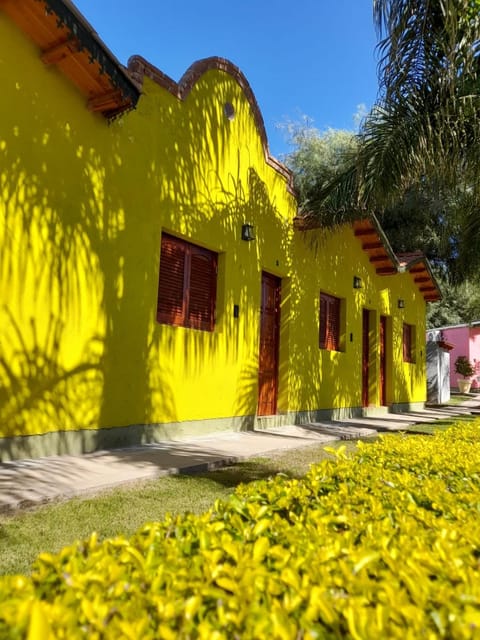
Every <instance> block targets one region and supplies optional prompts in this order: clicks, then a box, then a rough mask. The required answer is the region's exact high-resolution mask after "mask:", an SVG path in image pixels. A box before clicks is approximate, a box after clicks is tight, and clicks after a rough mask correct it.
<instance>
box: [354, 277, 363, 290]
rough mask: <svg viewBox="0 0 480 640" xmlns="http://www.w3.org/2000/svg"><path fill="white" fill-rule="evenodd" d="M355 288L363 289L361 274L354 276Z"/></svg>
mask: <svg viewBox="0 0 480 640" xmlns="http://www.w3.org/2000/svg"><path fill="white" fill-rule="evenodd" d="M353 288H354V289H361V288H362V279H361V278H360V276H353Z"/></svg>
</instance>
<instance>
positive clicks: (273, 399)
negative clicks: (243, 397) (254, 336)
mask: <svg viewBox="0 0 480 640" xmlns="http://www.w3.org/2000/svg"><path fill="white" fill-rule="evenodd" d="M279 344H280V278H276V277H275V276H272V275H270V274H269V273H265V272H263V273H262V303H261V311H260V358H259V364H258V415H259V416H269V415H273V414H275V413H276V412H277V394H278V349H279Z"/></svg>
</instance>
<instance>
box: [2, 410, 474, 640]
mask: <svg viewBox="0 0 480 640" xmlns="http://www.w3.org/2000/svg"><path fill="white" fill-rule="evenodd" d="M479 426H480V423H479V422H478V421H476V422H472V423H470V424H467V425H460V424H458V425H456V426H455V427H454V428H452V429H450V430H449V431H447V432H445V433H442V434H438V435H435V436H417V437H414V438H413V437H411V436H410V437H407V436H405V437H402V436H387V437H385V438H382V439H381V440H379V441H378V442H375V443H372V444H362V443H359V452H358V453H357V454H356V455H355V456H354V457H352V458H348V457H347V456H346V455H345V453H344V452H343V451H342V450H340V451H339V452H337V457H336V459H335V460H332V461H327V462H324V463H322V464H319V465H316V466H314V467H312V469H311V471H310V472H309V473H308V475H307V476H306V477H305V478H304V479H302V480H290V479H286V478H284V477H281V476H276V477H275V478H272V479H270V480H266V481H260V482H257V483H254V484H252V485H248V486H246V485H245V486H241V487H239V488H238V489H237V491H236V492H235V494H234V495H233V496H232V497H231V499H230V500H228V501H226V502H218V503H217V504H216V505H215V507H214V508H213V509H211V510H210V511H208V512H206V513H205V514H203V515H201V516H194V515H188V514H187V515H184V516H179V517H167V518H166V519H165V520H164V521H163V522H157V523H151V524H146V525H145V526H144V527H143V528H141V529H140V530H139V531H138V532H137V533H136V534H135V535H134V536H133V537H132V538H130V539H129V540H127V539H124V538H122V537H118V538H113V539H108V540H104V541H99V540H98V539H97V537H96V536H95V534H94V535H92V536H91V538H90V539H89V540H86V541H84V542H80V543H77V544H75V545H73V546H72V547H69V548H65V549H63V550H62V551H61V552H60V553H59V554H58V555H56V556H53V555H47V554H42V555H40V556H39V557H38V559H37V560H36V562H35V564H34V566H33V572H32V575H31V577H23V576H12V577H7V578H3V579H2V580H1V581H0V603H1V604H0V637H2V638H28V640H33V639H37V638H38V639H42V640H44V639H48V638H68V639H69V640H70V639H72V638H73V639H76V638H88V639H100V638H102V639H104V638H105V639H109V638H112V639H115V640H117V639H118V638H131V639H135V640H137V639H139V638H142V639H144V638H160V639H166V640H174V639H175V640H176V639H177V638H184V639H187V638H188V639H190V638H191V639H193V638H205V639H207V638H208V640H220V639H229V640H230V639H234V638H256V639H258V638H264V637H268V638H272V639H279V640H292V639H295V638H303V639H305V640H307V639H309V640H313V639H323V638H328V639H331V638H332V639H333V638H338V639H340V638H354V639H355V640H359V639H364V638H365V639H372V638H401V639H402V640H404V639H412V640H413V639H415V640H417V639H418V638H427V639H433V638H458V639H462V638H480V580H479V559H480V527H479V526H478V519H479V511H480V435H479V434H480V432H479ZM132 508H134V505H132Z"/></svg>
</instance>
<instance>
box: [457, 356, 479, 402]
mask: <svg viewBox="0 0 480 640" xmlns="http://www.w3.org/2000/svg"><path fill="white" fill-rule="evenodd" d="M455 373H458V374H459V375H460V376H463V379H461V378H458V380H457V385H458V390H459V391H460V393H468V392H469V391H470V387H471V386H472V381H471V380H470V378H471V376H473V374H474V373H475V368H474V366H473V365H472V363H471V362H470V360H469V359H468V358H467V357H466V356H458V358H457V359H456V360H455Z"/></svg>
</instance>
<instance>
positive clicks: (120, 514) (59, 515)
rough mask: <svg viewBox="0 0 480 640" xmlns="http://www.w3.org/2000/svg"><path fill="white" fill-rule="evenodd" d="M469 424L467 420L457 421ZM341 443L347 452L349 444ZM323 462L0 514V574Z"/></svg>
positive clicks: (269, 466)
mask: <svg viewBox="0 0 480 640" xmlns="http://www.w3.org/2000/svg"><path fill="white" fill-rule="evenodd" d="M463 419H465V420H468V419H471V418H469V417H465V418H463ZM453 423H454V420H442V421H437V422H436V423H433V424H423V425H415V426H414V427H412V428H411V429H412V430H413V431H415V432H416V433H418V432H422V433H426V434H429V433H433V432H434V431H435V430H444V429H447V428H448V427H450V426H451V425H452V424H453ZM341 444H345V445H346V447H347V450H348V451H353V450H354V449H355V447H356V444H355V442H354V441H346V442H338V441H337V442H332V443H330V445H331V446H334V447H335V446H336V447H338V446H340V445H341ZM326 457H328V454H327V453H326V452H325V451H324V449H323V445H322V446H313V447H312V446H310V447H305V448H302V449H296V450H292V451H289V452H286V453H282V454H279V455H275V456H271V457H269V458H256V459H250V460H248V461H245V462H241V463H238V464H235V465H232V466H230V467H224V468H222V469H218V470H216V471H211V472H208V473H203V474H197V475H178V476H167V477H164V478H160V479H158V480H152V481H148V482H143V483H137V484H134V485H129V486H128V487H122V488H117V489H113V490H110V491H108V492H104V493H103V494H100V495H96V496H95V497H90V498H75V499H72V500H69V501H61V502H55V503H53V504H50V505H45V506H42V507H37V508H34V509H30V510H23V511H19V512H15V513H13V514H0V574H11V573H28V572H29V568H30V565H31V563H32V561H33V559H34V558H35V557H36V556H37V555H38V554H39V553H40V552H42V551H50V552H56V551H58V550H60V549H61V548H62V547H64V546H66V545H69V544H71V543H72V542H74V541H75V540H77V539H83V538H86V537H87V536H89V535H90V533H92V532H93V531H96V532H97V533H98V534H99V536H100V537H102V538H103V537H110V536H115V535H118V534H122V535H127V536H128V535H130V534H132V533H133V532H134V531H136V530H137V529H138V528H139V527H140V526H141V525H142V524H143V523H144V522H148V521H152V520H161V519H162V518H163V517H164V515H165V514H166V513H168V512H170V513H183V512H185V511H191V512H194V513H200V512H203V511H205V510H206V509H208V508H209V507H210V506H211V505H212V504H213V503H214V501H215V500H216V499H217V498H226V497H227V496H228V495H229V494H230V493H231V492H232V491H233V489H234V488H235V487H236V486H237V485H238V484H240V483H249V482H253V481H255V480H258V479H261V478H265V477H268V476H270V475H274V474H276V473H284V474H287V475H289V476H292V477H293V476H295V477H301V476H302V475H304V474H305V473H306V472H307V470H308V468H309V466H310V465H311V464H313V463H315V462H319V461H321V460H322V459H324V458H326Z"/></svg>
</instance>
